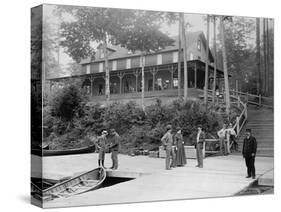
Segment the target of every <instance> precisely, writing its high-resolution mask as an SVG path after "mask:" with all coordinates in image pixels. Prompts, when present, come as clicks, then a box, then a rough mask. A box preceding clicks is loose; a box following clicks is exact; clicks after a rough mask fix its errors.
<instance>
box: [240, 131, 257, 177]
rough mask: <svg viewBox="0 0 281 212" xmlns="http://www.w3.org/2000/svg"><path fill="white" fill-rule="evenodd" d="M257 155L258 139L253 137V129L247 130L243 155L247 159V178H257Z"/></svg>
mask: <svg viewBox="0 0 281 212" xmlns="http://www.w3.org/2000/svg"><path fill="white" fill-rule="evenodd" d="M256 153H257V141H256V138H255V137H253V136H252V131H251V129H246V137H245V139H244V142H243V150H242V154H243V157H244V158H245V162H246V166H247V174H248V175H247V177H246V178H250V177H252V178H253V179H255V178H256V169H255V157H256Z"/></svg>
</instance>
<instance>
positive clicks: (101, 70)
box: [99, 63, 103, 72]
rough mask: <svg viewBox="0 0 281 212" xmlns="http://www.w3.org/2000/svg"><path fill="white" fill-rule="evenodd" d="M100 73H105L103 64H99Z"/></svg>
mask: <svg viewBox="0 0 281 212" xmlns="http://www.w3.org/2000/svg"><path fill="white" fill-rule="evenodd" d="M99 72H103V63H99Z"/></svg>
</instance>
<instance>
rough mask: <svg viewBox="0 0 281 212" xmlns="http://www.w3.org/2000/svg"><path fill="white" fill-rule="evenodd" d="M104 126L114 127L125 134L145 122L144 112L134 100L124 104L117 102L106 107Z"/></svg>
mask: <svg viewBox="0 0 281 212" xmlns="http://www.w3.org/2000/svg"><path fill="white" fill-rule="evenodd" d="M103 118H104V127H105V128H108V129H109V128H114V129H116V130H117V132H119V133H120V134H123V133H124V132H126V131H127V130H128V129H130V128H131V127H132V126H134V125H140V124H143V120H144V118H145V117H144V113H143V111H142V109H141V108H140V107H139V106H137V105H136V103H134V102H128V103H127V104H122V103H119V102H115V103H113V104H111V105H109V107H107V108H106V109H105V112H104V117H103Z"/></svg>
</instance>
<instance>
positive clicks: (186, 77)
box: [181, 13, 188, 101]
mask: <svg viewBox="0 0 281 212" xmlns="http://www.w3.org/2000/svg"><path fill="white" fill-rule="evenodd" d="M181 25H182V45H183V68H184V101H187V96H188V74H187V61H186V58H187V54H186V36H185V22H184V14H183V13H181Z"/></svg>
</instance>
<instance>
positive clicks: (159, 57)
mask: <svg viewBox="0 0 281 212" xmlns="http://www.w3.org/2000/svg"><path fill="white" fill-rule="evenodd" d="M161 64H162V54H158V55H157V65H161Z"/></svg>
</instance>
